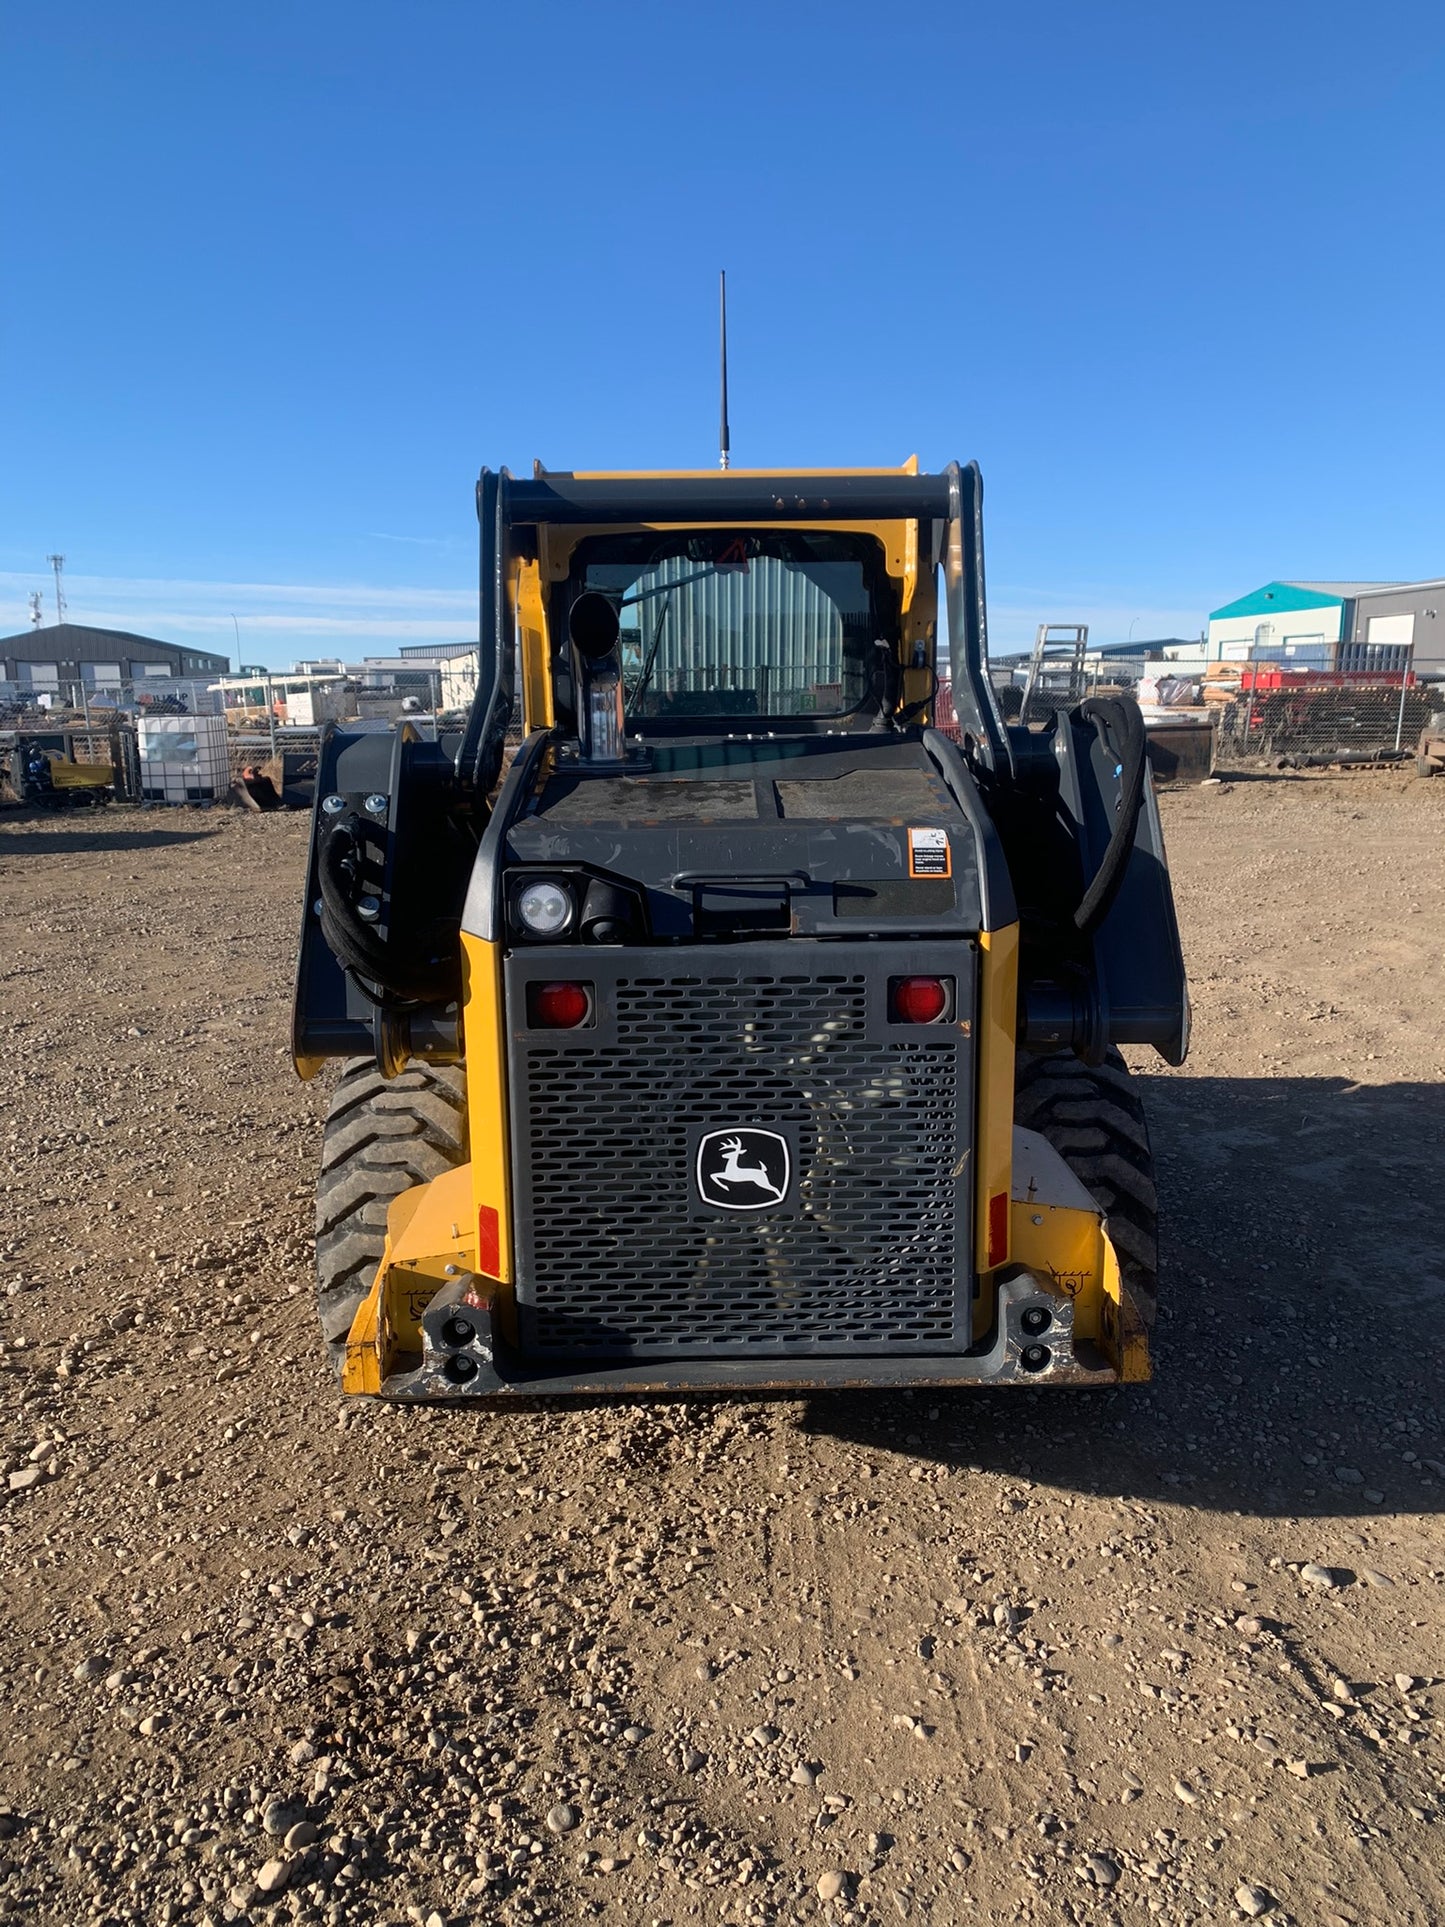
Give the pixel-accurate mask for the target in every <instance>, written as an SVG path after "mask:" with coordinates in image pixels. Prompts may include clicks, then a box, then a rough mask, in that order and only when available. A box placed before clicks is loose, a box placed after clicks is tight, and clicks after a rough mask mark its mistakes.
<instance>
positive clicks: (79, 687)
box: [0, 622, 231, 701]
mask: <svg viewBox="0 0 1445 1927" xmlns="http://www.w3.org/2000/svg"><path fill="white" fill-rule="evenodd" d="M230 667H231V659H230V657H229V656H217V655H213V654H212V653H211V652H210V651H209V650H205V649H195V648H192V647H191V646H190V644H188V643H187V644H182V643H174V642H160V641H158V640H157V639H156V638H155V637H154V636H133V635H131V634H130V633H129V632H128V631H127V630H124V629H93V628H91V627H90V626H89V625H88V624H86V623H83V622H56V623H52V624H51V625H50V627H49V628H48V629H22V630H21V631H20V633H19V635H15V636H0V682H7V683H13V684H14V685H16V687H17V688H18V689H19V690H20V691H22V692H24V693H25V694H27V695H35V696H42V695H47V694H48V695H54V696H56V697H57V698H59V699H61V700H64V701H74V700H76V698H77V696H78V693H79V692H81V691H84V692H85V694H86V695H90V694H92V693H98V694H107V693H109V694H118V693H119V692H120V691H121V690H122V688H123V687H124V686H125V685H126V684H127V683H140V682H145V681H148V680H149V679H150V678H152V677H172V676H174V677H202V676H224V675H225V674H226V673H227V671H228V670H229V669H230Z"/></svg>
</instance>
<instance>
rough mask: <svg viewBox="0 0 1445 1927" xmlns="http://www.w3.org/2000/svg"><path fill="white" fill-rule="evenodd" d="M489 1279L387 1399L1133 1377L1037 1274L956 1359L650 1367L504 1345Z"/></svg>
mask: <svg viewBox="0 0 1445 1927" xmlns="http://www.w3.org/2000/svg"><path fill="white" fill-rule="evenodd" d="M477 1286H478V1281H477V1280H476V1279H475V1278H467V1277H463V1278H459V1279H457V1280H456V1281H454V1282H453V1283H451V1284H448V1285H447V1286H446V1287H445V1288H444V1289H443V1290H442V1291H441V1292H439V1293H438V1294H437V1296H436V1298H435V1299H434V1300H433V1301H432V1303H431V1304H430V1305H429V1306H428V1308H427V1311H426V1313H425V1314H424V1316H423V1318H422V1320H421V1337H422V1352H421V1355H420V1359H419V1360H418V1359H417V1358H416V1356H415V1355H414V1354H413V1355H412V1358H411V1359H410V1360H409V1361H406V1362H403V1360H402V1359H400V1358H399V1359H398V1361H397V1364H398V1366H399V1369H397V1370H395V1371H393V1372H392V1373H390V1375H389V1376H388V1377H387V1378H386V1379H385V1380H384V1381H383V1382H382V1384H381V1385H380V1388H379V1389H380V1395H381V1396H382V1397H383V1398H387V1399H396V1400H402V1401H411V1402H417V1401H420V1402H426V1403H435V1402H445V1403H471V1402H473V1401H475V1400H478V1399H495V1398H545V1397H552V1396H558V1395H576V1394H585V1395H590V1396H593V1397H607V1396H617V1397H639V1396H643V1397H645V1396H655V1395H657V1394H670V1393H680V1392H696V1393H713V1394H719V1393H729V1392H737V1393H759V1392H783V1393H795V1394H796V1393H802V1392H810V1391H863V1390H901V1389H906V1388H909V1387H924V1386H926V1387H939V1386H946V1385H958V1386H963V1385H1070V1386H1085V1385H1095V1386H1108V1385H1117V1384H1119V1383H1120V1382H1121V1380H1122V1378H1123V1377H1124V1374H1123V1373H1121V1372H1120V1371H1118V1370H1117V1369H1116V1368H1115V1366H1114V1365H1113V1364H1112V1363H1111V1362H1110V1360H1109V1359H1108V1358H1107V1357H1106V1356H1105V1354H1104V1352H1103V1351H1102V1350H1101V1349H1100V1348H1099V1347H1098V1346H1097V1345H1095V1344H1093V1343H1092V1342H1090V1341H1088V1340H1080V1341H1079V1342H1078V1343H1077V1344H1076V1343H1075V1340H1074V1334H1073V1309H1074V1308H1073V1304H1072V1302H1071V1301H1070V1300H1069V1299H1068V1298H1067V1297H1061V1296H1059V1295H1058V1294H1057V1293H1056V1292H1053V1291H1051V1290H1050V1289H1049V1288H1048V1287H1047V1286H1046V1285H1045V1284H1044V1283H1043V1282H1041V1281H1040V1280H1039V1279H1038V1278H1036V1277H1035V1276H1034V1275H1033V1274H1032V1273H1029V1272H1019V1273H1017V1274H1016V1275H1015V1276H1014V1277H1012V1278H1009V1279H1007V1280H1006V1281H1005V1282H1004V1283H1002V1284H1001V1285H1000V1286H999V1287H998V1314H997V1318H996V1320H995V1325H994V1338H993V1342H992V1343H991V1344H990V1345H988V1346H986V1347H984V1348H981V1349H978V1350H975V1351H972V1352H968V1353H964V1354H960V1355H957V1356H953V1357H947V1356H937V1355H932V1356H919V1355H912V1356H896V1357H887V1356H883V1357H880V1356H867V1357H862V1356H854V1357H851V1358H828V1357H797V1356H792V1357H771V1358H770V1357H759V1358H741V1359H740V1358H692V1359H688V1358H669V1359H665V1360H649V1361H647V1362H645V1363H641V1362H638V1363H634V1362H628V1361H626V1360H616V1359H609V1360H606V1361H605V1362H597V1363H591V1362H587V1361H578V1362H577V1363H576V1364H574V1365H571V1366H569V1367H568V1368H567V1369H563V1370H559V1369H558V1368H557V1362H556V1361H554V1360H550V1359H549V1360H547V1361H545V1362H544V1363H538V1362H537V1361H536V1360H528V1359H525V1358H522V1357H521V1356H519V1355H518V1354H517V1353H516V1352H514V1351H511V1350H510V1349H509V1348H508V1347H507V1346H506V1345H505V1344H504V1343H502V1342H501V1341H500V1340H499V1339H498V1337H497V1336H496V1334H495V1333H494V1331H493V1328H492V1317H491V1311H490V1307H489V1306H488V1305H487V1304H486V1303H485V1302H484V1301H479V1293H478V1290H477ZM1045 1316H1046V1317H1047V1320H1048V1322H1047V1325H1046V1326H1044V1328H1043V1329H1042V1330H1034V1329H1031V1328H1030V1327H1031V1326H1032V1327H1036V1326H1038V1325H1039V1324H1040V1323H1041V1321H1042V1319H1043V1318H1044V1317H1045ZM1129 1376H1131V1377H1134V1376H1142V1374H1140V1373H1137V1372H1131V1373H1130V1374H1129Z"/></svg>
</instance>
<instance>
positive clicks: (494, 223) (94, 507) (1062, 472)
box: [0, 0, 1445, 663]
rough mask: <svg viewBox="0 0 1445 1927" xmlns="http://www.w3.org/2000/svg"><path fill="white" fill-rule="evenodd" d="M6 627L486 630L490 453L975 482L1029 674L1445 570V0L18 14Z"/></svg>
mask: <svg viewBox="0 0 1445 1927" xmlns="http://www.w3.org/2000/svg"><path fill="white" fill-rule="evenodd" d="M0 50H3V58H4V62H5V70H6V73H7V79H8V83H9V84H8V86H7V91H6V111H5V115H4V122H3V127H0V160H3V168H4V172H3V179H4V181H5V183H6V187H5V190H4V198H5V205H6V220H5V235H6V242H7V245H6V248H5V271H6V280H7V286H6V290H5V295H6V298H5V301H4V304H3V321H0V432H3V435H4V442H5V459H4V461H3V463H0V632H8V631H10V630H13V629H19V628H21V627H22V626H23V625H24V623H25V620H26V613H27V611H26V595H27V591H29V590H30V589H32V588H35V589H40V590H42V591H43V592H44V594H45V608H46V612H47V618H48V619H49V618H52V617H53V602H52V586H51V578H50V573H49V571H48V569H47V567H46V564H45V557H46V555H47V554H48V553H49V552H50V551H52V550H55V549H59V550H61V551H63V552H64V553H65V555H66V557H67V570H66V582H67V594H68V600H69V605H70V607H69V613H70V616H71V618H72V619H73V620H76V621H91V622H97V623H106V624H111V623H113V624H116V625H119V626H123V627H127V628H132V629H137V630H140V631H142V632H145V633H151V634H156V635H160V636H165V637H170V638H174V639H176V640H186V639H189V640H192V641H194V642H196V643H199V644H201V645H203V646H210V647H214V648H217V649H220V650H223V651H225V652H227V653H230V654H231V655H232V656H233V657H234V655H235V653H236V641H235V630H234V628H233V623H232V616H233V615H234V617H235V618H236V624H237V625H238V626H239V631H240V639H241V653H242V655H243V657H244V658H245V659H246V660H248V661H266V662H274V663H283V662H288V661H290V660H291V658H292V657H293V656H297V655H320V654H330V653H337V652H340V653H342V654H346V655H350V656H356V655H359V654H363V653H373V654H375V653H383V652H385V651H387V650H389V649H392V648H394V647H395V646H396V644H397V643H399V642H402V641H406V640H413V639H414V640H425V639H429V638H433V637H436V638H443V637H445V638H450V637H454V636H456V637H461V636H466V635H468V634H472V633H475V574H476V563H475V551H476V527H475V517H474V511H473V505H472V487H473V483H474V480H475V476H476V472H477V469H478V467H479V466H480V465H481V464H482V463H483V462H486V463H488V464H490V465H494V466H495V465H498V464H501V463H506V464H508V465H509V466H511V467H512V468H513V469H514V470H520V471H525V470H527V469H528V468H529V466H530V463H531V460H532V458H533V457H534V456H541V457H542V458H543V459H544V460H545V461H546V462H547V463H548V464H549V465H551V466H554V467H571V466H576V467H587V466H607V467H632V466H649V465H652V466H688V465H707V464H710V463H711V462H712V461H713V460H715V456H716V412H717V408H716V388H715V382H716V371H715V361H716V339H715V328H716V275H717V270H718V268H719V267H720V266H726V267H727V269H728V281H729V296H730V335H731V349H732V431H733V458H734V461H735V463H737V464H738V465H747V464H750V463H755V464H757V465H760V466H764V465H766V466H772V465H782V464H788V463H798V464H800V465H801V464H807V465H819V464H827V463H839V464H849V463H871V462H895V461H899V460H901V459H903V458H904V457H905V456H906V455H908V454H909V453H911V452H913V451H915V450H916V451H917V452H918V454H919V455H920V456H921V457H922V459H923V461H924V463H925V465H927V466H930V467H933V466H937V465H939V464H941V463H942V462H944V461H947V460H948V459H950V458H951V457H954V456H958V457H962V458H967V457H970V456H971V457H976V458H977V459H978V460H979V461H980V462H981V463H982V466H983V472H984V478H985V483H986V490H987V496H986V517H987V539H988V568H989V586H990V605H991V625H992V637H993V646H994V648H995V650H996V651H998V650H1002V649H1006V648H1008V647H1009V646H1011V645H1013V646H1017V645H1018V644H1020V643H1022V642H1023V641H1025V640H1027V638H1028V637H1029V636H1031V634H1032V631H1033V628H1034V625H1035V624H1036V623H1037V622H1038V621H1040V620H1042V619H1050V620H1065V619H1087V620H1089V621H1090V622H1091V623H1092V624H1093V625H1094V628H1095V634H1096V636H1098V637H1099V638H1100V639H1102V640H1105V641H1107V640H1110V639H1115V638H1121V637H1123V636H1124V635H1125V634H1126V633H1127V632H1128V631H1129V629H1130V627H1131V626H1132V629H1133V633H1134V634H1135V636H1136V637H1137V636H1146V635H1151V634H1176V633H1177V634H1182V635H1189V634H1194V633H1197V632H1198V630H1199V628H1200V626H1201V623H1202V621H1203V619H1204V616H1205V614H1206V612H1207V611H1208V609H1210V608H1211V607H1213V606H1216V605H1218V604H1220V603H1223V602H1225V601H1227V600H1229V599H1230V598H1232V597H1234V596H1236V595H1239V594H1241V593H1243V592H1244V591H1246V590H1247V589H1250V588H1252V587H1254V586H1255V585H1257V584H1258V583H1260V582H1263V581H1265V580H1268V579H1269V578H1271V577H1274V576H1286V577H1288V576H1302V577H1306V578H1314V577H1326V578H1329V577H1367V578H1368V577H1406V576H1413V575H1439V574H1445V515H1442V507H1445V461H1442V446H1445V435H1442V430H1445V405H1442V383H1445V374H1442V359H1445V358H1442V354H1441V319H1442V314H1445V250H1442V248H1441V245H1440V237H1441V233H1442V219H1441V217H1442V200H1445V166H1442V161H1445V132H1442V115H1441V112H1440V103H1441V100H1442V98H1445V85H1442V83H1445V10H1442V9H1441V8H1440V7H1439V6H1438V5H1430V6H1426V5H1391V4H1389V3H1388V0H1386V4H1377V5H1374V6H1372V7H1370V8H1367V9H1366V8H1360V7H1358V6H1343V5H1336V4H1332V3H1331V0H1325V3H1324V4H1316V5H1297V4H1293V0H1284V3H1283V4H1260V0H1253V4H1250V5H1234V4H1223V5H1214V6H1211V7H1209V8H1180V7H1168V6H1161V5H1158V4H1157V0H1156V3H1155V4H1150V5H1136V4H1133V3H1132V0H1126V3H1124V4H1115V5H1107V4H1106V5H1102V6H1100V5H1094V6H1087V5H1080V4H1078V0H1073V3H1072V4H1069V5H1056V4H1049V3H1048V0H1044V3H1042V4H1035V5H1031V6H1029V7H1020V6H1017V5H1003V4H998V5H987V6H981V5H974V6H964V5H958V4H956V0H955V4H951V5H936V4H929V3H928V0H920V3H918V4H914V5H912V6H910V7H906V8H905V7H885V6H880V5H876V4H874V5H859V4H855V3H854V0H834V4H827V5H824V4H817V3H815V0H771V4H768V5H760V4H756V3H755V0H732V3H731V4H728V5H727V6H720V5H714V4H710V3H704V4H690V5H686V4H674V5H661V4H651V0H614V4H611V5H581V4H575V3H574V0H548V4H547V5H545V6H539V5H531V6H528V5H525V4H518V3H516V0H514V3H513V4H510V5H506V6H502V5H496V4H491V3H490V0H406V4H403V3H402V0H395V3H394V4H378V3H377V0H348V4H346V5H345V6H342V5H340V4H335V3H334V0H312V3H311V4H306V3H305V0H301V3H300V4H294V5H289V6H285V7H282V6H277V5H272V4H270V3H269V0H253V4H251V5H249V6H248V7H246V8H244V9H240V8H226V9H220V8H199V7H195V6H194V5H187V6H184V7H182V6H180V5H170V4H163V3H162V0H151V4H145V0H138V3H137V4H133V5H131V6H127V7H123V8H118V7H115V6H113V5H109V4H106V5H101V4H96V3H95V0H18V3H17V4H15V5H12V6H11V7H10V8H9V9H7V12H6V24H5V28H4V38H3V43H0Z"/></svg>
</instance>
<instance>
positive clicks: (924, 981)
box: [888, 977, 953, 1024]
mask: <svg viewBox="0 0 1445 1927" xmlns="http://www.w3.org/2000/svg"><path fill="white" fill-rule="evenodd" d="M952 1003H953V979H952V977H890V978H889V979H888V1014H889V1016H890V1017H891V1018H892V1019H893V1021H894V1023H895V1024H937V1023H941V1022H942V1021H943V1019H944V1018H945V1017H947V1016H948V1014H949V1010H950V1007H951V1005H952Z"/></svg>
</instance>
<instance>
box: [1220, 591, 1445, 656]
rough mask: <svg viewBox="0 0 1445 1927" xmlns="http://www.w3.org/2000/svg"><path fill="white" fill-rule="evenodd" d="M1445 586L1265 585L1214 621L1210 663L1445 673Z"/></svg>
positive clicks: (1240, 600) (1230, 605) (1233, 603)
mask: <svg viewBox="0 0 1445 1927" xmlns="http://www.w3.org/2000/svg"><path fill="white" fill-rule="evenodd" d="M1442 611H1445V578H1439V577H1435V578H1432V579H1431V580H1429V581H1424V582H1266V583H1265V585H1264V587H1263V588H1260V589H1255V590H1252V591H1251V593H1250V594H1249V595H1246V596H1240V597H1239V598H1238V599H1237V600H1236V601H1234V602H1227V603H1226V604H1225V605H1224V607H1223V608H1222V609H1216V610H1214V612H1213V613H1212V614H1211V616H1210V618H1209V642H1208V651H1207V654H1208V659H1209V661H1211V662H1278V663H1284V664H1288V665H1290V666H1291V667H1293V668H1296V669H1326V670H1336V671H1351V670H1383V671H1394V670H1399V669H1404V668H1405V667H1406V666H1407V665H1410V664H1413V665H1414V667H1415V668H1416V670H1417V671H1419V670H1421V669H1427V670H1435V669H1439V668H1445V614H1442Z"/></svg>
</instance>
